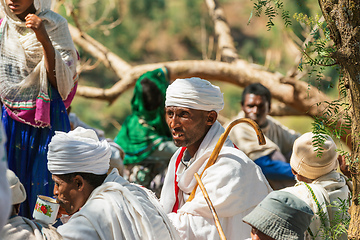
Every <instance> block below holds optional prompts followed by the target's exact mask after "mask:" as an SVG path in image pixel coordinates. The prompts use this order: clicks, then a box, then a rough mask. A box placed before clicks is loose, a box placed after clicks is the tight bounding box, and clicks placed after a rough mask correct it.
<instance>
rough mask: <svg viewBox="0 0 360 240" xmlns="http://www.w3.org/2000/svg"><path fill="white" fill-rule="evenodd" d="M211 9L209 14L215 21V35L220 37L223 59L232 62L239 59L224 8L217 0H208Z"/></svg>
mask: <svg viewBox="0 0 360 240" xmlns="http://www.w3.org/2000/svg"><path fill="white" fill-rule="evenodd" d="M205 2H206V5H207V7H208V9H209V15H210V16H211V17H212V20H213V21H214V29H215V35H216V36H217V38H218V47H219V51H220V54H221V60H222V61H225V62H232V61H234V60H236V59H238V54H237V52H236V48H235V47H234V41H233V38H232V36H231V34H230V27H229V25H228V23H227V22H226V18H225V14H224V10H223V9H222V8H221V7H220V6H219V4H218V3H217V1H216V0H206V1H205Z"/></svg>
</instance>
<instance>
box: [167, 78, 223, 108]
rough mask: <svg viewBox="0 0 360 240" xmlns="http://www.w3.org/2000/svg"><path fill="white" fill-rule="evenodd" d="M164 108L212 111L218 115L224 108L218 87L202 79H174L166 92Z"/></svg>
mask: <svg viewBox="0 0 360 240" xmlns="http://www.w3.org/2000/svg"><path fill="white" fill-rule="evenodd" d="M165 106H166V107H168V106H175V107H186V108H191V109H197V110H204V111H212V110H214V111H216V112H217V113H218V112H219V111H220V110H222V109H223V108H224V97H223V94H222V93H221V91H220V88H219V87H218V86H214V85H212V84H211V83H210V82H209V81H206V80H204V79H201V78H197V77H193V78H185V79H176V80H175V81H174V82H173V83H172V84H171V85H170V86H169V87H168V88H167V90H166V101H165Z"/></svg>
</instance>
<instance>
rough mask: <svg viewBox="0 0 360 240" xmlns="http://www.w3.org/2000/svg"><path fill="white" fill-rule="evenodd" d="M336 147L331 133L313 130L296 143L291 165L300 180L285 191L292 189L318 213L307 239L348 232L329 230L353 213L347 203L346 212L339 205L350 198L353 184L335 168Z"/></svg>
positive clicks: (331, 236) (343, 237)
mask: <svg viewBox="0 0 360 240" xmlns="http://www.w3.org/2000/svg"><path fill="white" fill-rule="evenodd" d="M315 138H316V139H317V141H315ZM319 139H321V141H323V142H322V144H321V145H320V146H321V147H318V148H319V149H318V150H317V149H316V147H315V146H314V141H315V142H318V140H319ZM336 148H337V147H336V145H335V143H334V141H333V140H332V139H331V137H330V136H328V135H325V134H320V135H319V136H314V134H313V133H311V132H308V133H305V134H303V135H302V136H301V137H299V138H298V139H297V140H296V141H295V143H294V147H293V153H292V155H291V159H290V165H291V168H292V170H293V173H294V174H295V176H296V178H297V180H298V181H299V182H298V183H297V184H296V185H295V186H294V187H288V188H285V189H282V191H287V192H290V193H292V194H294V195H296V196H297V197H299V198H300V199H302V200H304V201H305V202H306V203H307V204H308V205H309V206H310V207H311V209H312V210H313V212H314V213H315V216H314V218H313V220H312V222H311V224H310V231H308V232H307V233H306V235H307V239H318V240H320V239H325V238H326V239H328V238H329V239H330V238H331V239H347V234H346V232H340V233H336V231H335V232H328V231H327V230H328V229H330V228H332V229H333V228H334V226H336V225H335V224H336V221H337V223H341V224H342V223H344V222H346V221H345V220H347V219H349V217H350V216H349V215H348V212H347V210H346V209H347V208H346V207H345V211H343V212H341V211H340V207H337V206H338V205H340V202H346V200H348V199H349V196H350V188H351V187H352V186H351V184H350V183H348V182H347V180H346V177H345V176H344V175H343V174H341V173H339V172H337V171H336V169H337V167H338V160H337V155H338V154H337V152H336ZM347 204H348V203H347ZM330 205H332V206H331V207H330ZM339 217H340V218H339ZM337 218H338V219H337ZM336 219H337V220H336ZM334 220H335V221H334ZM339 221H340V222H339ZM325 229H326V230H325ZM324 230H325V231H324Z"/></svg>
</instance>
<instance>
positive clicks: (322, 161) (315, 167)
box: [290, 132, 338, 179]
mask: <svg viewBox="0 0 360 240" xmlns="http://www.w3.org/2000/svg"><path fill="white" fill-rule="evenodd" d="M321 135H322V136H324V137H325V142H324V143H323V145H322V149H321V152H322V155H321V157H318V156H317V154H318V153H319V151H315V147H314V146H313V142H312V141H313V136H314V134H313V133H312V132H308V133H304V134H303V135H301V136H300V137H299V138H298V139H296V141H295V142H294V146H293V152H292V155H291V158H290V165H291V168H292V169H294V170H295V171H296V172H297V173H298V174H299V175H301V176H304V177H306V178H309V179H316V178H318V177H320V176H322V175H325V174H327V173H329V172H331V171H332V170H334V169H336V168H337V167H338V161H337V152H336V148H337V147H336V144H335V142H334V141H333V140H332V138H331V137H330V136H329V135H326V134H321Z"/></svg>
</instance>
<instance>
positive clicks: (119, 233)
mask: <svg viewBox="0 0 360 240" xmlns="http://www.w3.org/2000/svg"><path fill="white" fill-rule="evenodd" d="M58 232H59V233H60V234H61V235H62V236H63V237H64V239H79V240H80V239H86V240H92V239H94V240H95V239H102V240H111V239H116V240H120V239H128V240H147V239H154V240H155V239H178V235H177V233H176V231H175V229H174V228H173V226H172V225H171V223H170V221H169V219H168V218H167V216H166V214H165V213H164V212H163V210H162V208H161V206H160V204H159V202H158V201H157V199H156V198H155V196H154V195H153V194H151V193H150V192H149V191H147V190H146V189H145V188H142V187H140V186H137V185H134V184H130V183H129V182H128V181H126V180H125V179H123V178H122V177H121V176H120V175H119V174H118V171H117V170H116V169H113V171H112V172H111V173H110V175H109V176H108V177H107V178H106V179H105V181H104V183H103V184H102V185H101V186H99V187H97V188H96V189H95V190H94V191H93V192H92V193H91V195H90V197H89V199H88V200H87V202H86V203H85V205H84V206H83V207H82V208H81V209H80V211H79V212H77V213H75V214H74V215H73V216H72V217H71V218H70V220H69V221H68V222H67V223H66V224H64V225H62V226H60V227H58Z"/></svg>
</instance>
